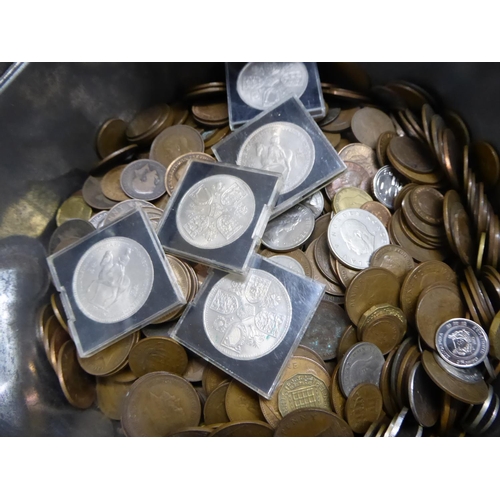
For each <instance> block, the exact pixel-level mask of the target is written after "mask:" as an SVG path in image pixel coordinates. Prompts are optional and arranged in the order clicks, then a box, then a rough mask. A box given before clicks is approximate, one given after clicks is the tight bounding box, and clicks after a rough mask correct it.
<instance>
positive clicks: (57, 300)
mask: <svg viewBox="0 0 500 500" xmlns="http://www.w3.org/2000/svg"><path fill="white" fill-rule="evenodd" d="M50 305H51V306H52V310H53V311H54V314H55V315H56V318H57V321H59V323H60V325H61V326H62V327H63V328H64V329H65V330H66V331H67V332H69V328H68V319H67V317H66V312H65V311H64V307H63V305H62V302H61V296H60V295H59V294H58V293H57V292H55V293H53V294H52V295H51V296H50Z"/></svg>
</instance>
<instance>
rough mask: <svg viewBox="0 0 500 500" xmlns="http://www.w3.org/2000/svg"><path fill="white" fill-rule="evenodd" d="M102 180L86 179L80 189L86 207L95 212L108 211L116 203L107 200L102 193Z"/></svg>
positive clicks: (96, 178) (95, 178) (97, 178)
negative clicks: (88, 206)
mask: <svg viewBox="0 0 500 500" xmlns="http://www.w3.org/2000/svg"><path fill="white" fill-rule="evenodd" d="M101 182H102V178H99V177H92V176H90V177H88V178H87V180H86V181H85V183H84V184H83V188H82V196H83V199H84V200H85V202H86V203H87V205H90V206H91V207H92V208H94V209H96V210H109V209H110V208H112V207H114V206H115V205H116V202H115V201H113V200H111V199H109V198H108V197H107V196H105V195H104V193H103V192H102V186H101Z"/></svg>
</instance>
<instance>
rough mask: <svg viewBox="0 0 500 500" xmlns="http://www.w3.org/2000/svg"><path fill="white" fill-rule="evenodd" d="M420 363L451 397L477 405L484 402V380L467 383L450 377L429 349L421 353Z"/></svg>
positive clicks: (485, 388)
mask: <svg viewBox="0 0 500 500" xmlns="http://www.w3.org/2000/svg"><path fill="white" fill-rule="evenodd" d="M422 364H423V366H424V368H425V371H426V372H427V375H429V377H430V378H431V379H432V381H433V382H434V383H435V384H436V385H437V386H438V387H439V388H440V389H442V390H443V391H444V392H446V393H447V394H449V395H450V396H451V397H452V398H455V399H458V400H459V401H463V402H464V403H468V404H471V405H478V404H482V403H484V401H485V400H486V398H487V397H488V386H487V384H486V382H485V381H484V380H480V381H478V382H475V383H467V382H463V381H461V380H458V379H457V378H455V377H452V376H451V375H450V374H448V373H447V372H446V371H445V370H444V369H443V368H441V367H440V366H439V365H438V363H437V361H436V360H435V359H434V356H433V355H432V353H430V352H429V351H424V352H423V353H422Z"/></svg>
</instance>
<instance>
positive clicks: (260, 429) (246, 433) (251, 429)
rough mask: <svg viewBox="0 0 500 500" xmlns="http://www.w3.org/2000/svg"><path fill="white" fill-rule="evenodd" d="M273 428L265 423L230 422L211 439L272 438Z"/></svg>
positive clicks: (216, 430) (213, 434)
mask: <svg viewBox="0 0 500 500" xmlns="http://www.w3.org/2000/svg"><path fill="white" fill-rule="evenodd" d="M273 433H274V430H273V428H272V427H271V426H270V425H269V424H266V423H265V422H258V421H255V420H254V421H248V422H229V423H228V424H224V425H221V426H220V427H217V429H215V430H214V431H212V433H211V434H210V437H252V438H256V437H272V436H273Z"/></svg>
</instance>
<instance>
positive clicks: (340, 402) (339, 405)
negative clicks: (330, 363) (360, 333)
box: [331, 344, 354, 418]
mask: <svg viewBox="0 0 500 500" xmlns="http://www.w3.org/2000/svg"><path fill="white" fill-rule="evenodd" d="M353 345H354V344H353ZM339 370H340V363H338V364H337V366H336V367H335V368H334V370H333V373H332V386H331V397H332V403H333V409H334V410H335V413H336V414H337V415H338V416H339V417H340V418H344V415H345V413H344V411H345V402H346V401H347V399H346V397H345V396H344V395H343V394H342V389H341V388H340V384H339Z"/></svg>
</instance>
